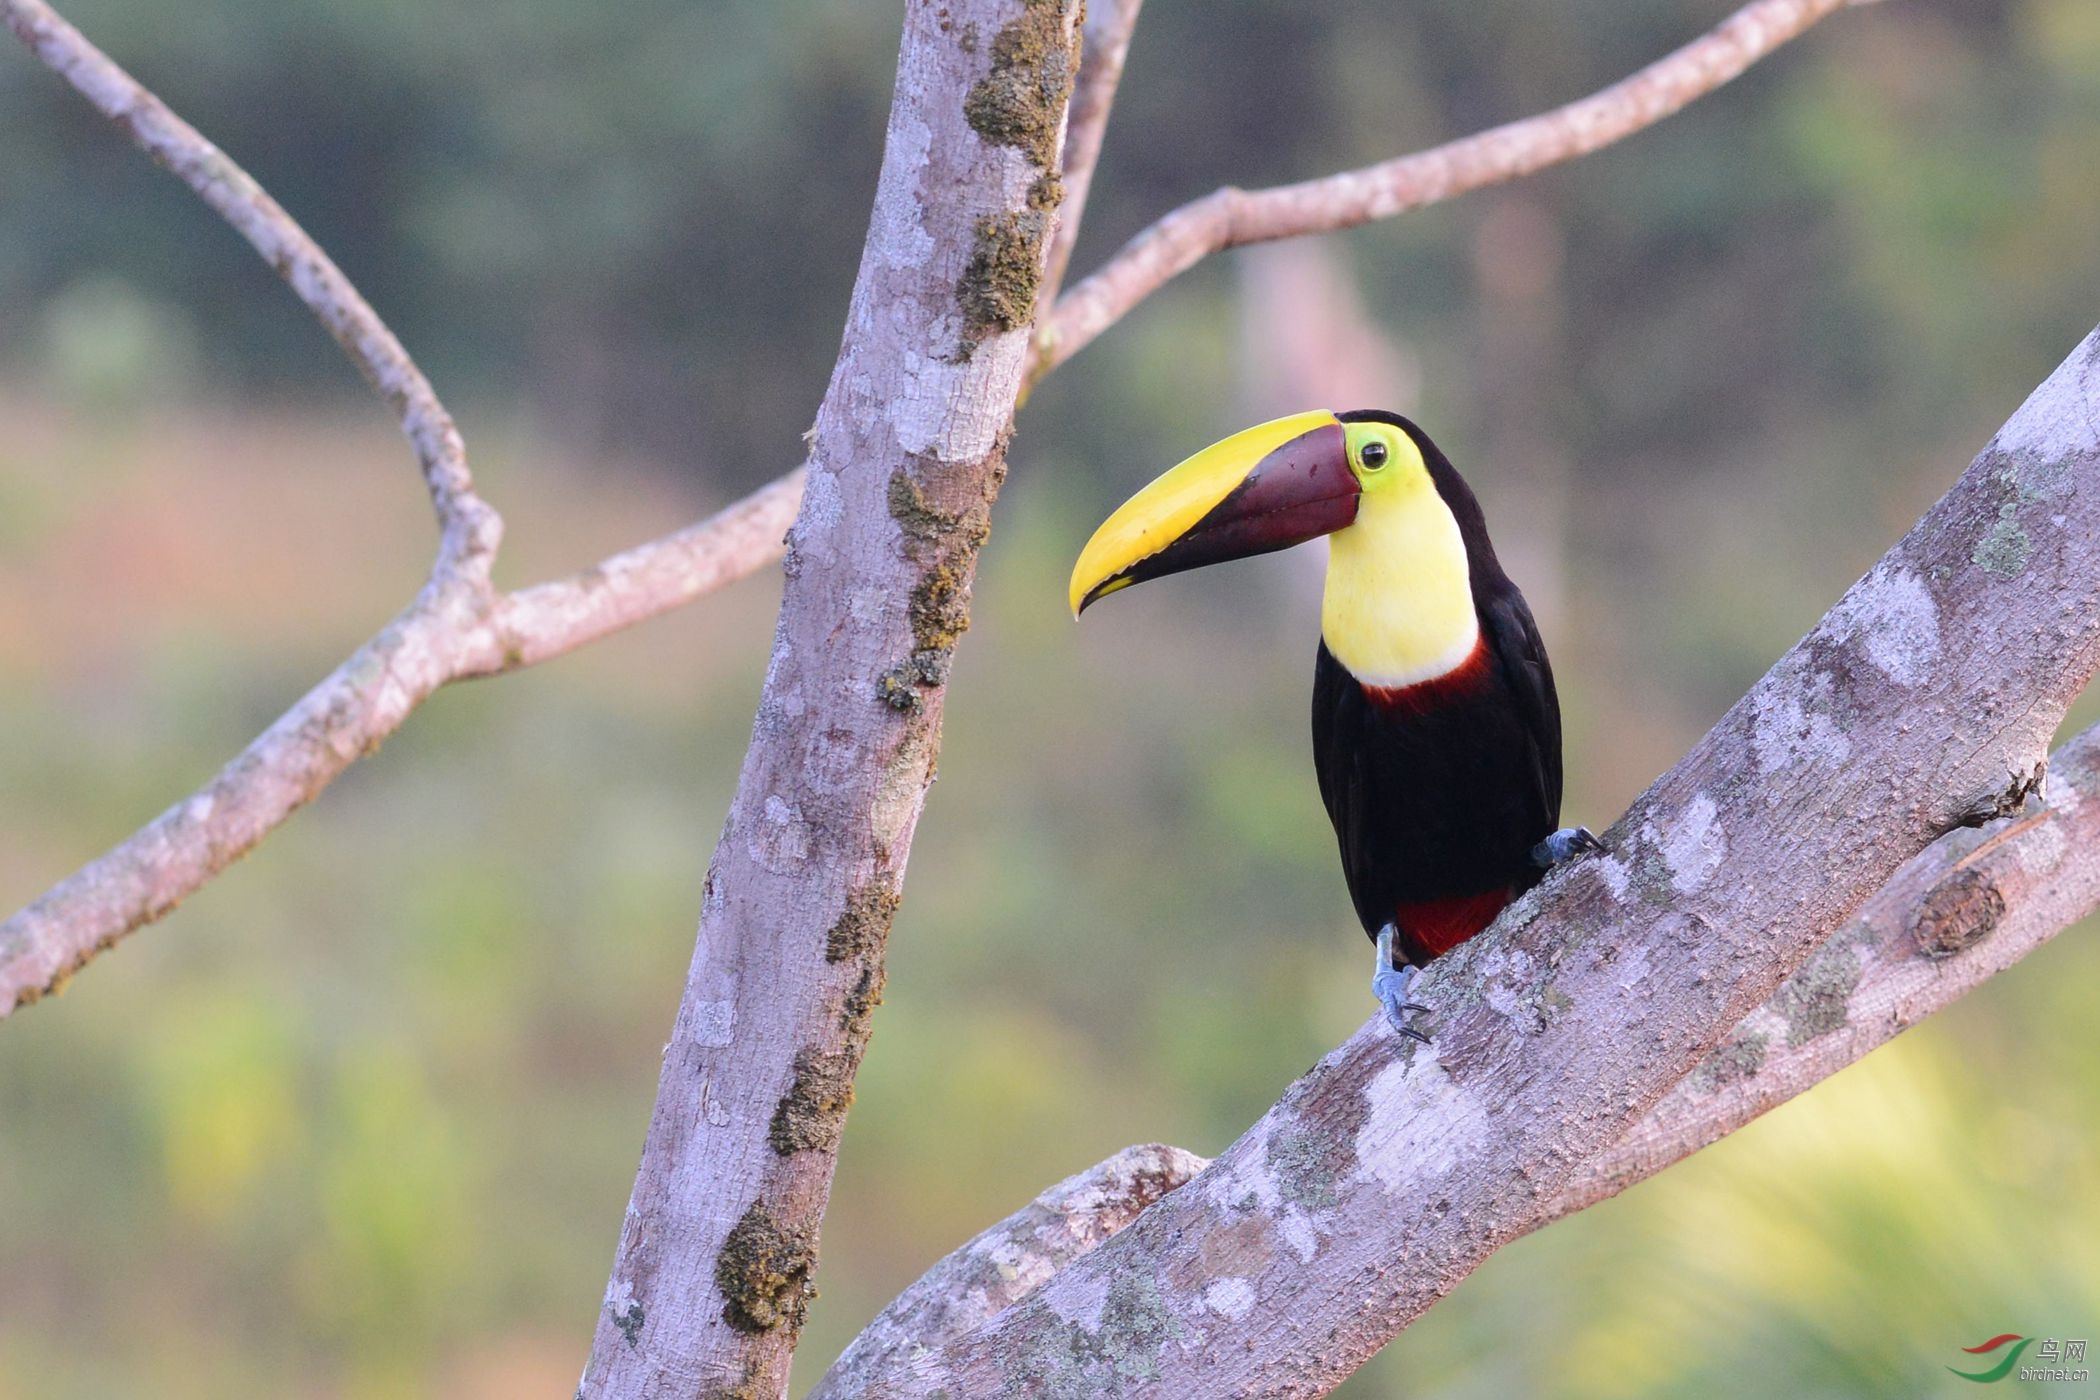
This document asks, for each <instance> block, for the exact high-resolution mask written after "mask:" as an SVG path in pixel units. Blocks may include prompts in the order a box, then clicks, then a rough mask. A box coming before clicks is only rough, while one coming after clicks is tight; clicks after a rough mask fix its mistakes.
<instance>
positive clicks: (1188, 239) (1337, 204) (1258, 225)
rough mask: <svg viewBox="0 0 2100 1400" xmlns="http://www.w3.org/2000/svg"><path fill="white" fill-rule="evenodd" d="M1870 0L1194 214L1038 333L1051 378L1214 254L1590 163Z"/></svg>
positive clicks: (1213, 201) (1127, 253) (1794, 13)
mask: <svg viewBox="0 0 2100 1400" xmlns="http://www.w3.org/2000/svg"><path fill="white" fill-rule="evenodd" d="M1854 3H1859V0H1753V3H1751V4H1748V5H1745V6H1743V8H1741V9H1740V10H1737V11H1736V12H1735V13H1734V14H1733V15H1731V16H1729V18H1728V19H1726V20H1724V21H1723V22H1722V23H1721V24H1720V26H1719V27H1718V28H1716V29H1714V30H1712V31H1711V32H1709V33H1707V34H1705V35H1703V36H1702V37H1700V38H1698V39H1695V40H1693V41H1692V42H1691V43H1689V44H1686V45H1685V46H1684V47H1683V48H1681V49H1678V50H1677V51H1676V52H1674V53H1672V54H1670V55H1668V56H1667V57H1664V58H1661V59H1658V60H1657V61H1656V62H1654V63H1651V64H1649V65H1648V66H1647V67H1646V68H1643V69H1641V71H1640V72H1638V73H1635V74H1633V75H1632V76H1631V77H1628V78H1624V79H1622V80H1620V81H1619V82H1616V83H1613V84H1612V85H1611V86H1610V87H1608V88H1605V89H1603V90H1602V91H1599V92H1595V93H1592V94H1591V95H1590V96H1588V97H1585V98H1583V99H1582V100H1580V101H1578V102H1571V103H1569V104H1567V105H1566V106H1564V107H1556V108H1554V109H1553V110H1552V111H1550V112H1542V113H1540V114H1539V115H1537V116H1534V117H1526V118H1525V119H1523V120H1522V121H1515V122H1510V123H1509V124H1507V125H1505V126H1498V127H1495V128H1493V129H1491V130H1488V131H1483V132H1479V133H1476V134H1475V135H1472V136H1467V137H1464V138H1462V139H1460V140H1457V141H1449V142H1446V143H1445V144H1443V145H1441V146H1433V147H1431V148H1430V149H1428V150H1426V151H1418V152H1416V153H1415V154H1413V155H1409V156H1401V157H1400V158H1398V159H1397V160H1388V161H1384V162H1381V163H1380V164H1377V165H1369V166H1365V167H1363V168H1362V169H1359V170H1345V171H1343V172H1341V173H1340V174H1337V175H1329V176H1326V177H1324V178H1322V179H1318V180H1307V181H1303V182H1301V183H1299V184H1295V185H1280V186H1277V187H1276V188H1274V189H1266V190H1251V191H1250V190H1241V189H1235V188H1232V187H1230V186H1227V187H1225V188H1223V189H1219V190H1215V191H1213V192H1212V193H1210V194H1208V195H1205V196H1204V197H1203V198H1201V199H1198V200H1195V201H1192V202H1191V203H1188V204H1184V205H1182V206H1181V207H1180V208H1179V209H1176V210H1174V211H1173V212H1172V213H1170V214H1167V215H1166V216H1165V217H1163V218H1161V219H1160V220H1158V221H1157V222H1156V223H1154V224H1152V225H1151V226H1150V227H1149V228H1147V229H1145V231H1144V232H1142V233H1140V234H1138V235H1137V237H1135V238H1133V239H1131V240H1130V241H1129V242H1128V243H1126V244H1124V245H1123V247H1122V249H1121V251H1119V252H1118V253H1117V254H1116V255H1115V256H1114V257H1113V258H1111V259H1109V261H1108V262H1107V264H1106V265H1104V266H1103V267H1102V268H1101V269H1100V270H1099V271H1097V272H1095V273H1093V274H1092V275H1091V276H1089V277H1088V278H1087V279H1086V280H1085V281H1083V282H1081V283H1080V284H1079V285H1078V286H1076V287H1074V288H1073V289H1072V290H1071V291H1069V292H1067V293H1066V294H1065V295H1064V296H1063V297H1062V298H1060V299H1059V301H1058V303H1057V309H1056V310H1055V311H1054V312H1053V313H1052V314H1051V315H1050V316H1048V317H1046V318H1045V319H1044V321H1043V323H1042V325H1041V326H1040V327H1038V328H1037V331H1036V345H1035V365H1034V368H1033V370H1032V371H1031V374H1032V376H1033V377H1036V378H1040V377H1041V376H1042V375H1045V374H1048V373H1049V372H1050V371H1051V370H1052V369H1055V368H1056V367H1057V366H1058V365H1061V364H1063V363H1064V362H1065V361H1066V360H1068V359H1070V358H1072V356H1074V355H1076V354H1078V353H1079V352H1080V351H1081V350H1082V349H1084V348H1086V346H1087V345H1089V344H1091V343H1092V342H1093V339H1094V337H1095V336H1098V335H1100V334H1101V332H1103V331H1105V330H1107V329H1108V328H1109V327H1110V326H1112V325H1114V324H1115V323H1116V322H1117V321H1119V320H1121V319H1122V318H1123V317H1124V316H1126V315H1128V314H1129V313H1130V311H1131V309H1132V308H1133V307H1135V306H1136V305H1137V304H1138V303H1139V302H1141V301H1143V300H1144V299H1145V298H1146V297H1148V296H1151V295H1152V294H1153V293H1154V292H1156V291H1158V290H1159V289H1160V288H1161V287H1163V286H1165V285H1166V284H1167V283H1168V282H1170V281H1172V280H1173V279H1174V278H1176V277H1179V276H1180V275H1181V274H1182V273H1184V272H1187V271H1188V270H1189V269H1190V268H1192V267H1194V266H1195V265H1196V264H1197V263H1199V262H1201V261H1202V260H1203V259H1204V258H1206V257H1209V256H1210V255H1211V254H1212V253H1221V252H1223V251H1225V250H1226V249H1227V248H1236V247H1239V246H1240V245H1242V244H1245V243H1262V242H1266V241H1268V240H1271V239H1277V238H1296V237H1299V236H1301V235H1304V234H1310V233H1331V232H1333V231H1335V230H1337V229H1345V228H1354V227H1356V226H1357V225H1358V224H1364V223H1370V222H1371V221H1373V220H1376V219H1390V218H1392V217H1393V216H1394V215H1396V214H1405V213H1407V212H1409V211H1410V210H1414V209H1420V208H1422V207H1424V206H1425V205H1430V204H1437V203H1440V202H1441V201H1443V200H1446V199H1450V198H1451V197H1452V196H1454V195H1460V194H1464V193H1466V192H1467V191H1469V190H1477V189H1479V188H1481V187H1482V186H1484V185H1495V184H1501V183H1502V182H1504V181H1506V180H1514V179H1516V178H1518V177H1519V176H1523V175H1529V174H1532V173H1533V172H1535V171H1539V170H1543V169H1545V168H1546V167H1547V166H1551V165H1558V164H1560V163H1561V162H1563V161H1569V160H1573V159H1575V158H1576V157H1577V156H1584V155H1588V154H1589V153H1590V152H1592V151H1595V150H1599V149H1601V148H1603V147H1605V146H1609V145H1611V144H1612V143H1613V142H1616V141H1620V140H1623V139H1625V138H1626V137H1628V136H1631V135H1633V134H1634V133H1635V132H1637V131H1640V130H1642V129H1644V128H1646V127H1649V126H1653V125H1654V124H1655V123H1656V122H1659V121H1661V120H1662V119H1663V118H1664V117H1667V116H1669V115H1670V114H1671V113H1673V112H1676V111H1678V110H1679V109H1681V108H1683V107H1685V106H1687V105H1688V104H1690V103H1691V102H1692V101H1694V100H1695V99H1697V98H1699V97H1703V96H1705V95H1706V94H1707V93H1709V92H1712V91H1713V90H1714V89H1715V88H1717V87H1720V86H1721V85H1722V84H1723V83H1726V82H1728V81H1729V80H1730V79H1731V78H1734V77H1736V76H1737V75H1738V74H1740V73H1741V72H1742V71H1743V70H1744V69H1746V68H1748V67H1749V66H1750V65H1751V64H1753V63H1755V62H1757V60H1759V59H1760V58H1763V57H1764V56H1765V55H1766V54H1768V53H1770V52H1772V50H1774V49H1776V48H1778V47H1779V46H1780V45H1781V44H1784V43H1786V42H1787V41H1788V40H1789V39H1792V38H1793V37H1794V36H1795V35H1797V34H1800V33H1801V32H1802V31H1803V30H1805V29H1807V28H1808V27H1809V26H1810V25H1813V24H1814V23H1816V21H1818V20H1820V19H1823V18H1825V17H1826V16H1828V15H1830V14H1832V13H1834V12H1836V11H1838V10H1841V9H1844V8H1845V7H1846V6H1847V5H1848V4H1854Z"/></svg>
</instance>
